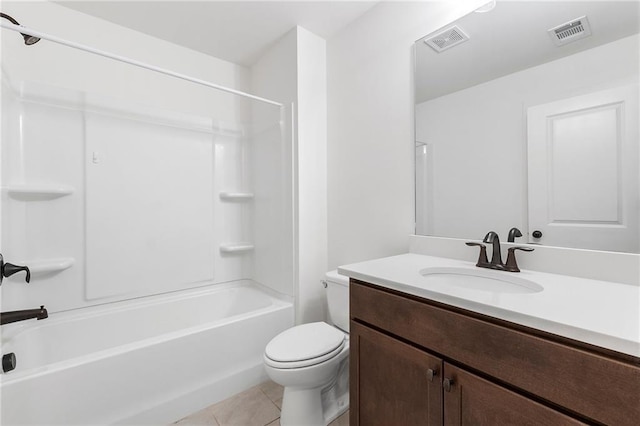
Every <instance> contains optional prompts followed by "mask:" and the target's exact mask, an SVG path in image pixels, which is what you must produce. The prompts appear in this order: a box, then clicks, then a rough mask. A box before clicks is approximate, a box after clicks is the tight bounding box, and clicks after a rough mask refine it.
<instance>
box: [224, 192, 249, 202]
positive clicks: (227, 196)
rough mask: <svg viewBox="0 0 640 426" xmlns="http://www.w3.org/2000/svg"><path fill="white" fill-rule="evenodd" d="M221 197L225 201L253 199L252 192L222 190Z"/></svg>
mask: <svg viewBox="0 0 640 426" xmlns="http://www.w3.org/2000/svg"><path fill="white" fill-rule="evenodd" d="M220 199H221V200H223V201H249V200H253V193H251V192H221V193H220Z"/></svg>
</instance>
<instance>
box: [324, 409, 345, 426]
mask: <svg viewBox="0 0 640 426" xmlns="http://www.w3.org/2000/svg"><path fill="white" fill-rule="evenodd" d="M329 426H349V410H347V411H345V412H344V413H342V415H340V417H338V418H337V419H335V420H334V421H332V422H331V423H329Z"/></svg>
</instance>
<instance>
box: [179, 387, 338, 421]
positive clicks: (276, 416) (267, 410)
mask: <svg viewBox="0 0 640 426" xmlns="http://www.w3.org/2000/svg"><path fill="white" fill-rule="evenodd" d="M282 392H283V388H282V386H280V385H278V384H276V383H274V382H271V381H268V382H265V383H261V384H259V385H258V386H254V387H252V388H251V389H247V390H246V391H244V392H241V393H239V394H237V395H234V396H232V397H231V398H228V399H225V400H224V401H221V402H219V403H217V404H214V405H211V406H209V407H207V408H205V409H203V410H200V411H198V412H197V413H193V414H191V415H190V416H188V417H185V418H184V419H182V420H179V421H177V422H175V423H174V425H180V426H205V425H206V426H280V408H281V407H282ZM329 426H349V412H348V411H347V412H346V413H344V414H343V415H341V416H340V417H338V418H337V419H335V420H334V421H332V422H331V423H330V424H329Z"/></svg>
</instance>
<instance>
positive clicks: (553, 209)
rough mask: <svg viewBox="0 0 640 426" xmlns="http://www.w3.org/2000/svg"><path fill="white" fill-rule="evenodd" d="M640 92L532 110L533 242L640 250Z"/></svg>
mask: <svg viewBox="0 0 640 426" xmlns="http://www.w3.org/2000/svg"><path fill="white" fill-rule="evenodd" d="M637 116H638V87H637V86H626V87H621V88H615V89H610V90H605V91H601V92H596V93H592V94H589V95H584V96H578V97H574V98H569V99H564V100H560V101H556V102H551V103H547V104H543V105H538V106H534V107H531V108H529V109H528V111H527V128H528V162H529V168H528V179H529V182H528V188H529V200H530V202H529V232H530V234H533V232H534V231H540V232H541V233H542V236H541V237H540V238H533V237H531V239H530V241H531V242H540V243H543V244H546V245H554V246H556V245H557V246H565V245H573V246H574V247H577V248H590V249H597V250H612V251H627V252H638V250H639V249H640V242H639V239H640V237H639V221H640V218H639V215H638V201H637V200H638V179H639V177H638V176H639V175H638V163H639V162H640V161H639V160H640V158H639V156H638V148H637V147H638V126H637V124H636V123H637V120H636V119H635V118H634V117H636V118H637Z"/></svg>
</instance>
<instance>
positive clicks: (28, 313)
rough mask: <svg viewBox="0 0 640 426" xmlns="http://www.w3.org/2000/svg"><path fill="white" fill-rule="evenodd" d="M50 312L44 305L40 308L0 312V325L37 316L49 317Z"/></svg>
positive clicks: (39, 318)
mask: <svg viewBox="0 0 640 426" xmlns="http://www.w3.org/2000/svg"><path fill="white" fill-rule="evenodd" d="M48 317H49V314H48V313H47V310H46V309H45V307H44V306H40V308H38V309H25V310H23V311H10V312H0V325H5V324H9V323H12V322H17V321H24V320H28V319H32V318H35V319H37V320H42V319H45V318H48Z"/></svg>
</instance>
